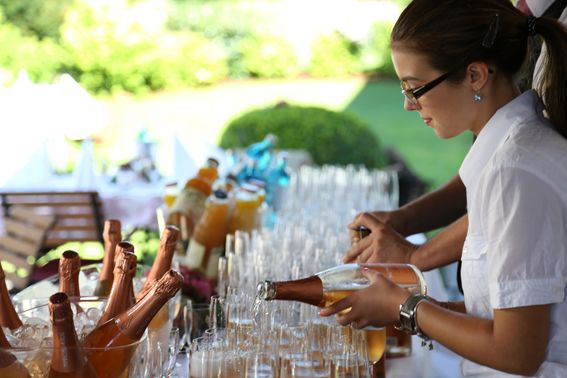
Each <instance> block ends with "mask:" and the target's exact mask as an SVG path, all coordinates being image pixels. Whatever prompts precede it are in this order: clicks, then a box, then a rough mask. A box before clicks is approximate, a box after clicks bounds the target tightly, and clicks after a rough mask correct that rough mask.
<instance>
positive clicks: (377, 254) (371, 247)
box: [343, 212, 417, 263]
mask: <svg viewBox="0 0 567 378" xmlns="http://www.w3.org/2000/svg"><path fill="white" fill-rule="evenodd" d="M391 215H392V212H374V213H362V214H359V215H358V216H357V217H356V218H355V220H354V221H353V222H352V223H351V224H349V226H348V227H349V230H350V233H351V238H352V237H353V236H354V237H355V239H354V240H356V239H358V238H359V236H358V235H359V231H357V230H358V229H359V228H361V227H362V228H366V229H368V230H370V234H369V235H368V236H366V237H364V238H362V239H359V240H357V241H356V243H354V244H353V246H352V247H351V249H350V250H349V251H347V253H346V255H345V256H344V257H343V262H344V263H349V262H362V263H368V262H370V263H373V262H375V263H378V262H382V263H383V262H391V263H409V261H410V256H411V254H412V253H413V252H414V251H415V250H416V249H417V246H416V245H414V244H412V243H410V242H408V241H407V240H406V239H405V237H404V236H402V235H401V234H399V233H398V232H397V231H396V230H395V229H394V228H392V227H391V226H389V225H388V222H389V221H390V220H392V217H391ZM355 230H356V231H355Z"/></svg>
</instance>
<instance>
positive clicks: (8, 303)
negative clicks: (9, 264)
mask: <svg viewBox="0 0 567 378" xmlns="http://www.w3.org/2000/svg"><path fill="white" fill-rule="evenodd" d="M0 326H2V327H8V328H10V329H16V328H19V327H21V326H22V321H21V320H20V317H19V316H18V314H17V313H16V310H15V309H14V305H13V304H12V300H11V299H10V294H8V288H7V287H6V281H4V279H0Z"/></svg>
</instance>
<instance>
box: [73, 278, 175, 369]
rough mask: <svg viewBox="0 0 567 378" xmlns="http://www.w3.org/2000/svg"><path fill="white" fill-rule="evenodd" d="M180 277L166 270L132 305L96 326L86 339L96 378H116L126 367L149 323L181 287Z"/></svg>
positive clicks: (88, 355)
mask: <svg viewBox="0 0 567 378" xmlns="http://www.w3.org/2000/svg"><path fill="white" fill-rule="evenodd" d="M182 282H183V277H182V276H181V274H179V273H178V272H176V271H174V270H169V271H168V272H167V273H166V274H164V275H163V277H162V278H161V279H160V280H159V281H158V282H157V283H156V284H155V285H154V286H153V287H152V288H151V289H150V291H149V292H148V294H147V295H145V296H144V297H143V298H142V299H141V300H140V301H138V302H137V303H136V304H135V305H134V306H132V307H131V308H129V309H128V310H126V311H125V312H123V313H122V314H120V315H118V316H116V317H114V318H112V319H110V320H109V321H107V322H105V323H104V324H101V325H99V326H98V327H97V328H95V329H94V330H93V331H92V332H91V333H90V334H88V335H87V337H86V338H85V342H84V345H85V347H88V348H100V349H88V350H87V357H88V359H89V361H90V362H91V364H92V365H93V366H94V367H95V369H96V372H97V374H98V376H99V377H119V376H120V374H122V373H123V372H124V370H125V369H126V368H127V367H128V365H129V363H130V360H131V358H132V356H133V354H134V352H135V351H136V347H137V342H138V341H139V340H140V339H141V338H142V336H143V335H144V332H145V330H146V328H147V327H148V324H149V323H150V321H151V320H152V318H153V317H154V315H155V314H156V313H157V312H158V311H159V309H160V308H161V307H162V306H163V305H164V304H165V303H166V302H167V301H168V300H169V299H170V298H172V297H173V296H174V295H175V293H177V291H178V290H179V288H180V287H181V283H182Z"/></svg>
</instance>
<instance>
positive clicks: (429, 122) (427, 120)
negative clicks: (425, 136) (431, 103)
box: [423, 118, 433, 126]
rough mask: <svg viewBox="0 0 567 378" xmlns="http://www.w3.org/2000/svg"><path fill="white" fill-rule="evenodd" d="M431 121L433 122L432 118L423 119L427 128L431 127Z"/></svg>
mask: <svg viewBox="0 0 567 378" xmlns="http://www.w3.org/2000/svg"><path fill="white" fill-rule="evenodd" d="M431 121H433V119H432V118H423V122H425V123H426V124H427V126H431Z"/></svg>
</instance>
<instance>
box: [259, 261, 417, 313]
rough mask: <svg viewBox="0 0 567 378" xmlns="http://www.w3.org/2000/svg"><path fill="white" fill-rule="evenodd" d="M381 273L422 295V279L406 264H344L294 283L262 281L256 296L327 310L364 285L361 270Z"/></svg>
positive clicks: (412, 267) (413, 268) (365, 285)
mask: <svg viewBox="0 0 567 378" xmlns="http://www.w3.org/2000/svg"><path fill="white" fill-rule="evenodd" d="M363 268H368V269H372V270H375V271H377V272H380V273H382V274H383V275H384V276H386V277H387V278H389V279H390V280H392V281H394V282H395V283H397V284H398V285H400V286H402V287H405V288H407V289H408V290H409V291H411V292H416V293H421V294H425V293H426V291H427V287H426V283H425V279H424V278H423V275H422V274H421V272H420V271H419V270H418V269H417V268H416V267H415V266H413V265H410V264H375V263H372V264H344V265H338V266H335V267H333V268H330V269H327V270H324V271H322V272H319V273H317V274H315V275H313V276H310V277H307V278H303V279H300V280H294V281H282V282H273V281H263V282H261V283H260V284H259V285H258V292H257V294H256V295H257V297H258V298H260V299H264V300H274V299H279V300H292V301H299V302H304V303H308V304H311V305H314V306H318V307H328V306H330V305H332V304H333V303H335V302H337V301H338V300H340V299H342V298H344V297H346V296H348V295H350V294H352V293H353V292H354V291H356V290H360V289H363V288H365V287H367V286H368V279H367V278H366V277H364V276H363V275H362V269H363Z"/></svg>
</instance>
